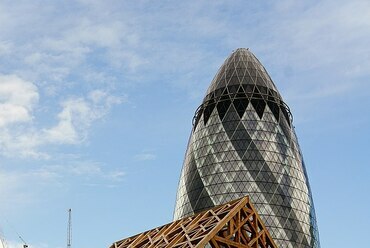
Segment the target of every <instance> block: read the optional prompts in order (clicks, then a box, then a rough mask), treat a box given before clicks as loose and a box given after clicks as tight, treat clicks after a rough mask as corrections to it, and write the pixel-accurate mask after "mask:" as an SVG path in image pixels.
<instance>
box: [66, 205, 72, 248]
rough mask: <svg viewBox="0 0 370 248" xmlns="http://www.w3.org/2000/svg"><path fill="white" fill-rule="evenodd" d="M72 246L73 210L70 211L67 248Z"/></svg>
mask: <svg viewBox="0 0 370 248" xmlns="http://www.w3.org/2000/svg"><path fill="white" fill-rule="evenodd" d="M71 244H72V209H68V231H67V248H71Z"/></svg>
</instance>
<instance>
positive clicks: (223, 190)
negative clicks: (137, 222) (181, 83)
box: [174, 48, 320, 248]
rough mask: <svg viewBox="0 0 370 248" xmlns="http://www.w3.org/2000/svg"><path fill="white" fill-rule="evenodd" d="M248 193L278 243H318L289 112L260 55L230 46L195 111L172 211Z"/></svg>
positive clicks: (308, 247) (188, 211) (313, 246)
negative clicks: (230, 51) (228, 54)
mask: <svg viewBox="0 0 370 248" xmlns="http://www.w3.org/2000/svg"><path fill="white" fill-rule="evenodd" d="M245 195H249V196H250V199H251V201H252V202H253V204H254V205H255V206H256V209H257V211H258V213H259V214H260V216H261V218H262V220H263V221H264V223H265V225H266V227H267V228H268V230H269V232H270V233H271V235H272V237H273V239H274V241H275V242H276V244H277V245H278V247H284V248H293V247H294V248H300V247H302V248H319V247H320V243H319V235H318V229H317V224H316V217H315V210H314V205H313V201H312V196H311V190H310V186H309V182H308V177H307V173H306V169H305V165H304V162H303V158H302V153H301V151H300V148H299V145H298V141H297V137H296V134H295V131H294V128H293V126H292V115H291V113H290V110H289V107H288V106H287V105H286V104H285V103H284V101H283V99H282V97H281V96H280V93H279V92H278V90H277V88H276V86H275V84H274V83H273V81H272V80H271V78H270V76H269V75H268V73H267V72H266V70H265V68H264V67H263V66H262V64H261V63H260V62H259V60H258V59H257V58H256V57H255V56H254V54H253V53H251V52H250V51H249V50H248V49H244V48H240V49H237V50H236V51H234V52H233V53H232V54H231V55H230V56H229V57H228V58H227V59H226V61H225V62H224V64H223V65H222V66H221V68H220V69H219V71H218V72H217V74H216V76H215V77H214V79H213V81H212V82H211V85H210V86H209V88H208V91H207V93H206V96H205V98H204V100H203V102H202V104H201V105H200V106H199V108H198V109H197V111H196V114H195V116H194V119H193V129H192V132H191V136H190V139H189V144H188V147H187V151H186V156H185V160H184V164H183V168H182V172H181V177H180V182H179V187H178V192H177V200H176V207H175V213H174V218H175V219H180V218H183V217H186V216H190V215H193V214H194V213H198V212H200V211H203V210H206V209H209V208H211V207H213V206H215V205H220V204H223V203H226V202H228V201H231V200H234V199H237V198H240V197H243V196H245Z"/></svg>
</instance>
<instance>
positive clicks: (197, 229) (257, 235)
mask: <svg viewBox="0 0 370 248" xmlns="http://www.w3.org/2000/svg"><path fill="white" fill-rule="evenodd" d="M134 247H135V248H136V247H137V248H139V247H140V248H156V247H168V248H169V247H170V248H203V247H212V248H277V246H276V245H275V243H274V241H273V240H272V238H271V236H270V234H269V232H268V231H267V229H266V227H265V226H264V224H263V223H262V221H261V219H260V217H259V216H258V214H257V212H256V209H255V208H254V207H253V205H252V204H251V202H250V201H249V197H244V198H240V199H238V200H235V201H231V202H229V203H226V204H223V205H220V206H216V207H214V208H212V209H209V210H207V211H204V212H201V213H199V214H195V215H193V216H190V217H186V218H183V219H180V220H177V221H174V222H172V223H169V224H167V225H164V226H161V227H157V228H154V229H152V230H149V231H146V232H143V233H140V234H138V235H135V236H132V237H130V238H126V239H123V240H120V241H117V242H115V243H113V244H112V246H111V247H110V248H134Z"/></svg>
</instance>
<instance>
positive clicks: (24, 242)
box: [18, 234, 28, 248]
mask: <svg viewBox="0 0 370 248" xmlns="http://www.w3.org/2000/svg"><path fill="white" fill-rule="evenodd" d="M18 238H19V239H20V240H22V242H23V248H28V245H27V242H26V241H24V239H23V238H22V237H21V235H19V234H18Z"/></svg>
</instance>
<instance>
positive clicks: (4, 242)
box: [0, 219, 28, 248]
mask: <svg viewBox="0 0 370 248" xmlns="http://www.w3.org/2000/svg"><path fill="white" fill-rule="evenodd" d="M5 220H6V222H8V225H9V227H10V228H11V229H13V231H14V232H15V233H16V234H17V235H18V238H19V239H20V240H21V241H22V242H23V248H28V245H27V242H26V241H25V240H24V239H23V238H22V236H21V235H20V234H19V233H18V232H17V230H16V229H15V228H14V226H13V225H12V224H10V222H9V221H8V220H7V219H5ZM0 234H1V232H0ZM1 236H2V235H0V244H1V245H2V247H4V248H7V247H8V245H7V243H6V240H5V239H4V238H2V237H1Z"/></svg>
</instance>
